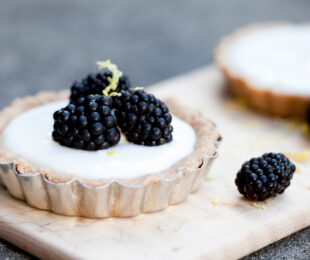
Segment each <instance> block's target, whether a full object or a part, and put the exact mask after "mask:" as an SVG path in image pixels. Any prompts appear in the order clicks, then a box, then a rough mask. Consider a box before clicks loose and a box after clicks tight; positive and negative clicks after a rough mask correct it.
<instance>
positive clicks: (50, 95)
mask: <svg viewBox="0 0 310 260" xmlns="http://www.w3.org/2000/svg"><path fill="white" fill-rule="evenodd" d="M68 97H69V92H68V91H61V92H40V93H38V94H37V95H35V96H28V97H25V98H19V99H16V100H14V101H13V102H12V104H11V105H10V106H8V107H6V108H5V109H3V110H2V111H1V112H0V163H8V162H14V163H15V164H16V168H17V170H18V172H19V173H20V174H35V173H38V172H42V173H44V176H45V177H46V178H47V179H48V180H49V181H52V182H54V183H64V182H67V181H69V180H72V179H76V178H78V177H77V176H75V175H74V173H72V174H62V173H59V172H55V171H53V170H51V169H48V168H40V167H37V166H35V165H33V164H32V163H30V162H29V161H27V160H24V159H22V158H19V157H18V156H16V155H15V154H13V153H12V152H10V151H7V150H4V149H3V148H2V142H1V139H2V133H3V131H4V129H5V127H6V126H7V124H8V123H9V122H10V120H12V119H13V118H14V117H15V116H17V115H18V114H20V113H22V112H24V111H26V110H28V109H31V108H33V107H36V106H39V105H42V104H45V103H49V102H52V101H56V100H61V99H67V98H68ZM165 102H166V104H167V105H168V107H169V109H170V111H171V112H172V113H173V114H175V115H176V116H178V117H179V118H181V119H182V120H184V121H186V122H187V123H189V124H190V125H191V126H192V127H193V128H194V130H195V132H196V135H197V143H196V146H195V150H194V152H193V153H191V154H190V155H189V156H187V157H185V158H184V159H182V160H181V161H179V162H178V163H177V164H175V165H174V166H172V167H171V168H170V169H168V170H166V171H164V172H160V173H156V174H146V175H144V176H141V177H139V178H136V179H117V178H115V179H117V180H119V181H120V182H121V183H123V184H128V185H129V184H144V185H146V184H147V183H149V182H156V181H159V180H163V179H167V178H170V177H174V176H175V175H176V174H177V172H178V170H179V169H180V168H183V167H188V168H190V169H192V168H199V167H200V166H201V164H202V156H203V155H206V156H208V155H212V154H215V153H216V146H215V142H216V141H217V140H219V139H220V135H219V134H218V132H217V131H216V130H215V129H214V125H213V123H212V122H210V121H209V120H207V119H205V118H203V117H202V116H201V115H200V114H199V113H197V112H196V111H193V110H191V109H189V108H184V107H183V106H180V105H178V104H177V103H176V102H175V101H174V100H173V99H167V100H165ZM78 179H79V180H80V181H82V182H83V183H84V184H86V185H89V186H92V187H97V186H101V185H104V184H106V183H108V182H109V181H111V179H97V180H88V179H83V178H78Z"/></svg>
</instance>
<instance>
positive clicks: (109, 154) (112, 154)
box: [107, 152, 121, 157]
mask: <svg viewBox="0 0 310 260" xmlns="http://www.w3.org/2000/svg"><path fill="white" fill-rule="evenodd" d="M107 155H108V156H112V157H115V156H118V155H121V153H120V152H107Z"/></svg>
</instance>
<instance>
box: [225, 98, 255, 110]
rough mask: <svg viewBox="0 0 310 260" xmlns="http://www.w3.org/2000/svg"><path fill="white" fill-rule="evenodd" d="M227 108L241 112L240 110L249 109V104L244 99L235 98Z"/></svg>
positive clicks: (228, 102)
mask: <svg viewBox="0 0 310 260" xmlns="http://www.w3.org/2000/svg"><path fill="white" fill-rule="evenodd" d="M225 107H226V108H227V109H228V110H240V109H246V108H248V107H249V104H248V102H247V101H246V100H245V99H242V98H235V99H231V100H229V101H227V102H226V104H225Z"/></svg>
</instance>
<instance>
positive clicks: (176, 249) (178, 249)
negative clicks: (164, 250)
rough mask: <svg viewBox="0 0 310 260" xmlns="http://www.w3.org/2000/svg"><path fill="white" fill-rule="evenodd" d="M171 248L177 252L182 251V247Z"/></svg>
mask: <svg viewBox="0 0 310 260" xmlns="http://www.w3.org/2000/svg"><path fill="white" fill-rule="evenodd" d="M171 250H172V251H175V252H177V251H180V248H178V247H174V248H172V249H171Z"/></svg>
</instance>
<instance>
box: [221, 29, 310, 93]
mask: <svg viewBox="0 0 310 260" xmlns="http://www.w3.org/2000/svg"><path fill="white" fill-rule="evenodd" d="M227 57H228V60H227V62H228V66H229V70H230V71H231V72H232V73H233V74H234V75H236V76H239V77H242V78H245V79H246V80H248V81H249V83H250V84H253V85H254V86H255V87H258V88H261V89H267V90H271V91H273V92H276V93H280V94H293V95H294V94H295V95H310V26H309V25H308V26H307V25H283V26H275V27H269V28H268V27H266V28H265V29H262V30H254V31H253V32H250V33H247V34H245V35H244V36H241V37H240V38H239V39H237V40H236V41H235V42H234V43H232V45H231V46H230V49H229V53H228V56H227Z"/></svg>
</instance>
